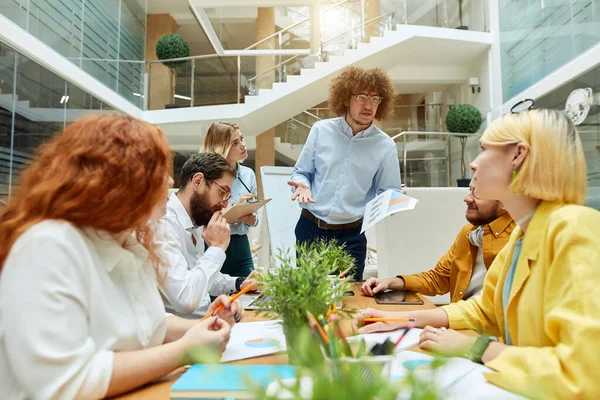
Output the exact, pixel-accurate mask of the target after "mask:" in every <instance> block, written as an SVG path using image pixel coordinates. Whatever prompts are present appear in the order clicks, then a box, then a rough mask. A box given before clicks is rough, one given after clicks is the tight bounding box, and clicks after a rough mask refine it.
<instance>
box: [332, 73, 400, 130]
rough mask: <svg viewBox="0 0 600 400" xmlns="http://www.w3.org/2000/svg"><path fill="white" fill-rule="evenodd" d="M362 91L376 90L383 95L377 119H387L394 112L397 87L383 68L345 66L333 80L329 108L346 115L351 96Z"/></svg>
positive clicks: (339, 114) (335, 112)
mask: <svg viewBox="0 0 600 400" xmlns="http://www.w3.org/2000/svg"><path fill="white" fill-rule="evenodd" d="M361 92H376V93H377V94H379V95H380V96H382V97H383V101H382V102H381V104H379V107H377V112H376V113H375V119H377V120H385V119H387V118H389V117H390V116H391V115H392V114H393V113H394V101H395V99H396V89H395V88H394V84H393V83H392V80H391V79H390V77H389V76H388V74H386V73H385V71H384V70H382V69H381V68H372V69H362V68H357V67H348V68H345V69H344V70H343V71H342V72H340V74H339V75H338V76H336V77H335V78H333V79H332V80H331V85H330V87H329V98H328V101H329V109H330V110H331V111H332V112H333V113H334V114H336V115H338V116H340V117H341V116H343V115H346V113H347V112H348V103H349V101H350V97H351V96H352V95H353V94H357V93H361Z"/></svg>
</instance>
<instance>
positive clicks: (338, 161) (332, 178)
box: [291, 117, 401, 224]
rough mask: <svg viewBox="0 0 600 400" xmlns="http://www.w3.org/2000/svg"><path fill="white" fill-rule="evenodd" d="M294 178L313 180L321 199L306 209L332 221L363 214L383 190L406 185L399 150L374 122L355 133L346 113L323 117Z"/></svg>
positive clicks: (313, 130) (310, 183) (310, 184)
mask: <svg viewBox="0 0 600 400" xmlns="http://www.w3.org/2000/svg"><path fill="white" fill-rule="evenodd" d="M291 179H292V180H293V181H295V182H301V183H304V184H305V185H307V186H308V187H309V188H310V190H311V191H312V197H313V199H314V200H315V201H316V203H309V204H303V205H301V207H302V208H307V209H308V210H309V211H310V212H311V213H312V214H313V215H314V216H316V217H317V218H320V219H322V220H324V221H325V222H327V223H329V224H346V223H349V222H353V221H356V220H358V219H359V218H360V217H362V216H363V214H364V212H365V206H366V204H367V203H368V202H369V201H371V200H373V198H374V197H375V196H376V195H377V194H379V193H381V192H384V191H386V190H388V189H395V190H398V191H400V190H401V185H400V164H399V162H398V151H397V149H396V145H395V143H394V141H393V140H392V139H391V138H390V137H389V136H388V135H387V134H386V133H385V132H383V131H382V130H381V129H379V128H377V127H376V126H375V125H374V124H371V125H370V126H369V127H368V128H367V129H365V130H364V131H360V132H358V133H357V134H356V135H354V136H353V135H352V128H351V127H350V125H348V123H347V122H346V119H345V118H344V117H340V118H332V119H326V120H321V121H318V122H316V123H315V124H314V125H313V126H312V128H311V130H310V134H309V135H308V139H307V140H306V144H305V145H304V148H303V149H302V153H301V154H300V158H298V161H297V162H296V165H295V166H294V171H293V173H292V178H291ZM292 189H293V188H292Z"/></svg>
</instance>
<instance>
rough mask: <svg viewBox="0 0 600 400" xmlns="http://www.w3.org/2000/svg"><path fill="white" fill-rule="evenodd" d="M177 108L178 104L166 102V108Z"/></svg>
mask: <svg viewBox="0 0 600 400" xmlns="http://www.w3.org/2000/svg"><path fill="white" fill-rule="evenodd" d="M169 108H177V104H165V109H169Z"/></svg>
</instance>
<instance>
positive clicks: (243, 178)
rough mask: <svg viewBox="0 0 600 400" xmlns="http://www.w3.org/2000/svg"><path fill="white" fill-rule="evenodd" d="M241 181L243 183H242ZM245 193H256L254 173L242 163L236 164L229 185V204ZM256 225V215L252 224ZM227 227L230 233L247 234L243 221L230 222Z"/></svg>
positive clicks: (247, 228) (247, 227)
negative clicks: (234, 172) (234, 175)
mask: <svg viewBox="0 0 600 400" xmlns="http://www.w3.org/2000/svg"><path fill="white" fill-rule="evenodd" d="M242 182H244V183H243V184H242ZM244 185H246V186H248V189H250V192H248V190H247V189H246V188H245V187H244ZM247 193H253V194H257V193H258V188H257V186H256V175H254V171H252V169H250V168H248V167H244V166H243V165H242V164H238V168H237V176H236V178H235V179H234V180H233V184H232V185H231V199H229V205H230V206H232V205H234V204H235V202H236V201H238V200H239V199H240V197H242V195H244V194H247ZM256 225H258V217H257V218H256V222H255V223H254V225H252V226H256ZM229 227H230V228H231V234H232V235H247V234H248V231H249V226H248V225H246V224H245V223H244V222H236V223H235V224H230V225H229Z"/></svg>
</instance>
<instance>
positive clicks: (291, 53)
mask: <svg viewBox="0 0 600 400" xmlns="http://www.w3.org/2000/svg"><path fill="white" fill-rule="evenodd" d="M279 54H281V55H285V56H294V55H298V56H305V55H308V54H309V53H307V50H306V49H295V50H282V51H281V52H279V51H278V50H255V51H252V52H246V51H245V50H240V51H228V52H227V53H225V54H202V55H199V56H188V57H180V58H169V59H166V60H152V61H146V62H147V63H148V64H156V63H165V62H173V61H188V60H199V59H208V58H224V57H256V56H276V55H279ZM115 61H116V60H115Z"/></svg>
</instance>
